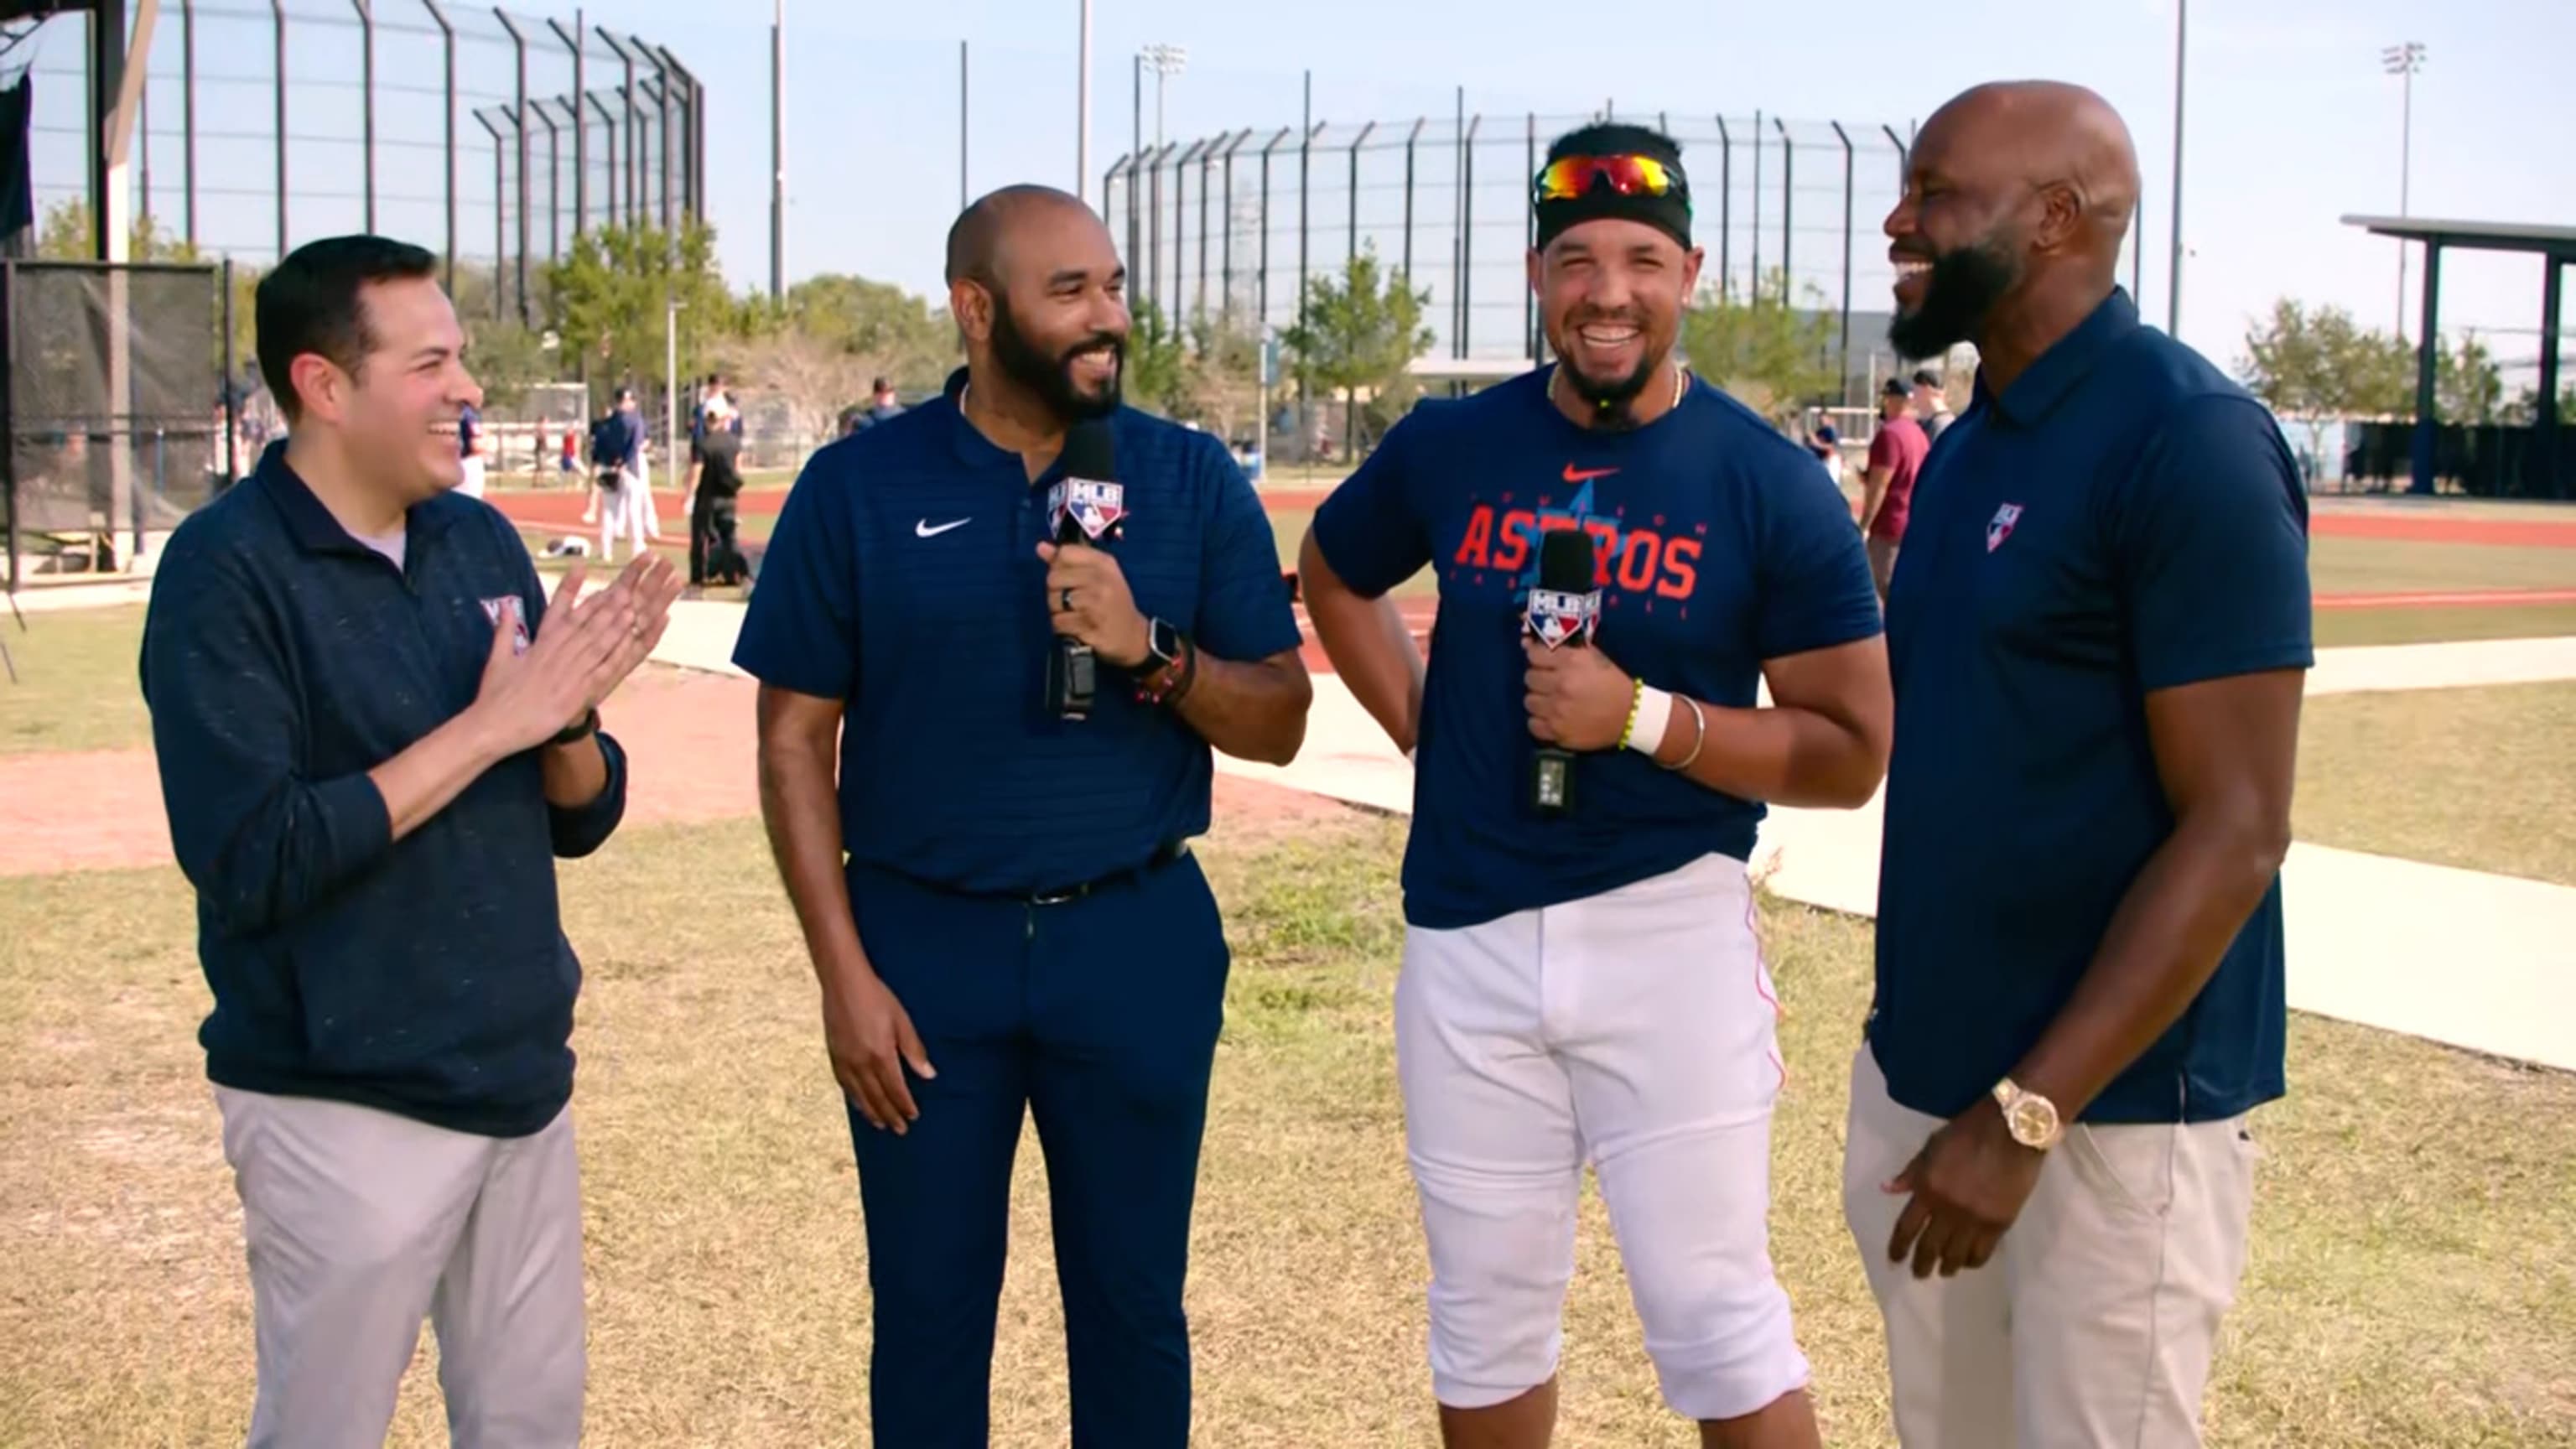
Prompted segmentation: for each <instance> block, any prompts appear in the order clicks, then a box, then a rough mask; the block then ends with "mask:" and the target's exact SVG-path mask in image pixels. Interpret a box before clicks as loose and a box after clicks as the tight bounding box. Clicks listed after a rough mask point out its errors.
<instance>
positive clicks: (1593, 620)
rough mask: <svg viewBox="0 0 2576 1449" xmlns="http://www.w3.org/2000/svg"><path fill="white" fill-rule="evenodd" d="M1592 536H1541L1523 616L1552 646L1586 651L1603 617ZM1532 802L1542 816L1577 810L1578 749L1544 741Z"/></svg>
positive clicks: (1573, 532) (1569, 532) (1575, 531)
mask: <svg viewBox="0 0 2576 1449" xmlns="http://www.w3.org/2000/svg"><path fill="white" fill-rule="evenodd" d="M1592 569H1593V562H1592V535H1591V533H1590V532H1588V531H1586V530H1584V529H1581V528H1560V529H1555V530H1552V531H1550V532H1547V533H1544V534H1541V535H1540V536H1539V544H1538V587H1536V588H1534V589H1531V590H1530V593H1529V604H1528V606H1527V609H1526V612H1525V613H1524V614H1523V616H1522V623H1523V627H1524V628H1525V629H1526V630H1527V631H1528V633H1529V635H1530V637H1532V638H1535V639H1537V640H1538V641H1539V642H1540V643H1542V644H1545V645H1546V646H1547V647H1548V648H1550V649H1583V648H1588V647H1590V645H1591V643H1592V631H1593V629H1594V627H1595V626H1596V625H1598V623H1599V622H1600V618H1601V591H1600V590H1599V589H1598V588H1597V587H1595V586H1594V584H1593V579H1592ZM1530 804H1531V806H1532V808H1534V809H1536V810H1537V811H1538V813H1539V814H1541V815H1548V816H1555V815H1563V814H1565V813H1566V812H1568V811H1570V810H1572V809H1573V808H1574V752H1573V751H1572V750H1568V749H1565V748H1563V747H1561V746H1558V745H1541V746H1539V748H1538V757H1537V758H1536V759H1535V760H1533V761H1531V763H1530Z"/></svg>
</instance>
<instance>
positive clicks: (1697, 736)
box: [1664, 694, 1708, 775]
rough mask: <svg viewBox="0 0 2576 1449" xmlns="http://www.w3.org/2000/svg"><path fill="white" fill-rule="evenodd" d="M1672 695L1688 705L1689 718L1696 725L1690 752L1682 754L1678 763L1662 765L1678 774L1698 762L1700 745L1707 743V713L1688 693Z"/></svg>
mask: <svg viewBox="0 0 2576 1449" xmlns="http://www.w3.org/2000/svg"><path fill="white" fill-rule="evenodd" d="M1673 697H1674V698H1675V699H1678V700H1680V701H1681V702H1682V703H1684V704H1686V705H1689V706H1690V712H1691V719H1692V721H1693V722H1694V724H1695V725H1696V726H1697V728H1696V729H1695V730H1694V732H1693V733H1692V736H1691V747H1690V753H1689V754H1687V755H1684V756H1682V758H1681V763H1680V764H1677V765H1666V766H1664V768H1665V769H1667V770H1670V771H1672V772H1673V773H1674V774H1677V775H1678V774H1680V773H1681V772H1682V771H1684V770H1687V769H1689V768H1690V767H1691V766H1692V765H1693V764H1695V763H1697V762H1698V760H1699V752H1700V747H1701V746H1703V745H1706V744H1707V743H1708V715H1707V714H1706V713H1705V712H1704V711H1702V710H1701V709H1700V707H1699V701H1698V700H1695V699H1693V698H1691V697H1690V696H1689V695H1687V694H1677V695H1675V696H1673Z"/></svg>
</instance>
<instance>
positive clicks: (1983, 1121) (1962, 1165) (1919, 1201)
mask: <svg viewBox="0 0 2576 1449" xmlns="http://www.w3.org/2000/svg"><path fill="white" fill-rule="evenodd" d="M2064 1145H2065V1144H2064V1139H2063V1138H2061V1139H2060V1140H2059V1146H2060V1147H2063V1146H2064ZM2047 1160H2048V1159H2047V1157H2046V1155H2045V1154H2042V1153H2039V1152H2035V1151H2033V1150H2031V1149H2030V1148H2027V1147H2024V1146H2022V1145H2021V1144H2020V1143H2018V1142H2015V1141H2014V1140H2013V1136H2012V1132H2011V1130H2010V1129H2009V1128H2007V1127H2006V1126H2005V1125H2004V1116H2003V1109H2002V1108H2000V1107H1998V1106H1996V1105H1995V1103H1994V1100H1993V1099H1992V1098H1990V1097H1989V1098H1982V1099H1980V1100H1979V1101H1978V1103H1977V1105H1975V1106H1973V1107H1970V1108H1969V1109H1968V1110H1967V1111H1965V1112H1962V1113H1960V1114H1959V1115H1958V1116H1957V1117H1955V1118H1952V1119H1951V1120H1950V1121H1949V1122H1947V1123H1945V1124H1943V1126H1942V1127H1941V1128H1940V1130H1939V1131H1936V1132H1934V1133H1933V1134H1932V1136H1931V1137H1930V1139H1928V1140H1927V1141H1925V1142H1924V1144H1923V1150H1922V1151H1920V1152H1917V1153H1915V1154H1914V1160H1913V1161H1912V1162H1909V1163H1907V1164H1906V1165H1905V1170H1904V1171H1903V1172H1900V1173H1898V1174H1897V1175H1896V1179H1895V1180H1894V1181H1893V1182H1890V1183H1888V1184H1886V1186H1885V1188H1884V1189H1883V1190H1884V1191H1886V1192H1889V1193H1903V1192H1910V1193H1912V1194H1913V1195H1914V1198H1913V1201H1911V1202H1908V1203H1907V1204H1906V1205H1905V1210H1904V1211H1903V1212H1901V1213H1899V1214H1897V1218H1896V1233H1895V1235H1894V1236H1893V1237H1891V1238H1889V1239H1888V1243H1887V1257H1888V1261H1890V1262H1893V1263H1901V1262H1904V1261H1905V1255H1906V1254H1907V1253H1908V1252H1909V1251H1910V1252H1912V1253H1913V1255H1914V1276H1915V1277H1917V1278H1929V1277H1931V1276H1932V1270H1933V1269H1934V1268H1935V1267H1937V1268H1939V1269H1940V1270H1941V1276H1942V1277H1944V1278H1949V1277H1953V1276H1956V1275H1957V1273H1958V1271H1959V1270H1960V1269H1962V1268H1982V1267H1984V1266H1985V1264H1986V1260H1987V1259H1988V1258H1991V1257H1993V1256H1994V1254H1995V1248H1996V1247H1997V1246H1998V1245H2000V1244H2001V1243H2002V1242H2003V1236H2004V1230H2005V1229H2007V1228H2009V1227H2011V1226H2012V1225H2013V1220H2014V1219H2015V1218H2017V1217H2019V1216H2021V1209H2022V1204H2023V1203H2026V1202H2028V1201H2030V1194H2031V1190H2032V1189H2033V1188H2036V1187H2037V1186H2039V1170H2040V1168H2041V1166H2042V1165H2043V1164H2044V1163H2046V1162H2047Z"/></svg>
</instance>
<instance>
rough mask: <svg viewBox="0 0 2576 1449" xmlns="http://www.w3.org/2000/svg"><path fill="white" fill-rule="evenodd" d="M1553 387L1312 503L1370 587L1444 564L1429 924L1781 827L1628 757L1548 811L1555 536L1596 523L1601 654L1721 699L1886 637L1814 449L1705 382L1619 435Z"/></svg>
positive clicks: (1418, 822) (1589, 771) (1429, 765)
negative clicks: (1534, 684)
mask: <svg viewBox="0 0 2576 1449" xmlns="http://www.w3.org/2000/svg"><path fill="white" fill-rule="evenodd" d="M1548 376H1549V370H1548V369H1545V368H1541V369H1538V370H1535V371H1532V372H1529V373H1525V374H1523V375H1521V376H1520V377H1517V378H1514V379H1512V380H1511V381H1509V382H1506V383H1503V384H1501V385H1499V386H1496V387H1491V388H1487V389H1485V390H1484V391H1482V392H1479V393H1476V394H1474V395H1472V396H1470V397H1465V398H1460V399H1457V400H1454V401H1447V400H1426V401H1424V402H1422V403H1420V404H1419V405H1417V406H1416V407H1415V408H1414V409H1413V411H1412V412H1411V413H1409V414H1407V415H1406V416H1405V418H1404V420H1403V421H1401V422H1399V423H1397V424H1396V425H1395V426H1394V427H1393V428H1391V429H1389V430H1388V431H1387V435H1386V438H1385V440H1384V441H1383V442H1381V443H1380V444H1379V445H1378V449H1377V451H1376V452H1374V453H1372V454H1370V455H1369V458H1368V460H1367V461H1366V462H1365V463H1363V464H1361V465H1360V468H1359V471H1358V472H1356V473H1354V474H1352V475H1351V477H1350V478H1349V479H1348V480H1347V481H1345V482H1344V483H1343V484H1342V485H1341V486H1340V487H1339V488H1336V489H1335V490H1333V494H1332V496H1331V497H1330V498H1327V499H1326V500H1325V501H1324V505H1323V507H1322V508H1320V509H1318V510H1317V511H1316V514H1315V525H1314V528H1315V542H1316V546H1317V547H1318V548H1319V549H1321V550H1322V552H1323V555H1324V561H1325V562H1326V563H1328V564H1330V565H1331V566H1332V570H1333V573H1334V574H1335V575H1336V576H1337V577H1339V578H1340V579H1341V580H1342V582H1343V583H1345V584H1347V585H1348V586H1349V587H1350V588H1352V589H1354V590H1356V591H1357V592H1359V593H1360V594H1362V595H1364V596H1375V595H1377V594H1381V593H1383V592H1385V591H1386V590H1388V589H1390V588H1393V587H1394V586H1395V585H1397V584H1399V583H1402V582H1403V581H1404V580H1406V579H1408V578H1410V577H1412V576H1413V575H1414V574H1415V573H1416V572H1418V571H1419V570H1421V569H1422V568H1424V567H1425V566H1426V565H1427V566H1430V567H1432V568H1434V569H1436V570H1437V572H1438V579H1439V588H1440V611H1439V615H1438V617H1437V619H1436V621H1435V622H1434V624H1433V625H1432V636H1431V658H1430V664H1429V669H1428V672H1427V673H1426V675H1425V677H1424V680H1423V698H1422V720H1421V728H1420V732H1419V736H1420V737H1419V739H1418V740H1417V741H1416V746H1415V751H1414V810H1413V830H1412V834H1411V836H1410V838H1409V839H1408V840H1407V842H1406V846H1405V857H1404V908H1405V919H1406V920H1407V921H1409V922H1410V923H1412V924H1414V925H1416V926H1421V927H1425V928H1429V929H1435V930H1439V929H1454V928H1458V927H1464V926H1471V925H1475V924H1478V923H1480V922H1483V921H1488V920H1492V919H1494V918H1496V917H1498V916H1503V915H1508V914H1510V913H1511V912H1514V911H1523V910H1531V909H1535V908H1538V907H1543V906H1551V905H1556V904H1558V903H1560V902H1564V901H1569V900H1577V899H1581V898H1584V897H1587V896H1594V895H1599V894H1601V893H1602V892H1604V891H1609V890H1613V889H1616V888H1617V887H1619V886H1623V885H1627V884H1629V883H1631V882H1634V881H1638V880H1643V879H1645V878H1647V877H1650V876H1655V875H1660V874H1663V873H1665V872H1667V871H1671V870H1675V869H1678V868H1679V867H1681V866H1683V865H1685V864H1687V863H1689V862H1690V861H1692V860H1695V859H1697V858H1699V857H1700V856H1703V855H1708V854H1711V853H1715V854H1723V855H1731V856H1734V857H1735V858H1737V859H1739V860H1742V859H1746V858H1749V857H1750V855H1751V854H1752V851H1753V844H1754V834H1755V831H1756V829H1757V827H1758V825H1759V822H1760V821H1761V819H1762V816H1763V806H1762V804H1761V803H1760V802H1759V801H1754V800H1745V799H1740V798H1738V797H1736V796H1733V795H1729V794H1727V793H1725V792H1724V791H1720V790H1712V789H1710V788H1708V787H1707V786H1705V785H1701V784H1698V783H1696V782H1694V781H1691V780H1688V779H1686V778H1684V777H1683V776H1681V775H1678V774H1675V773H1673V772H1672V771H1669V770H1666V769H1664V768H1663V767H1662V766H1659V765H1657V764H1656V763H1655V762H1654V761H1653V760H1651V759H1648V758H1647V757H1646V756H1645V755H1643V754H1640V753H1638V752H1637V751H1635V750H1625V749H1613V750H1603V751H1597V752H1594V753H1590V754H1585V755H1579V756H1577V757H1576V759H1575V764H1574V769H1575V780H1574V794H1575V808H1574V809H1573V810H1571V811H1570V812H1568V813H1566V814H1564V815H1562V816H1555V817H1549V816H1541V815H1540V814H1538V812H1537V810H1536V808H1535V807H1534V806H1533V805H1532V804H1531V803H1530V794H1531V791H1530V784H1529V780H1530V769H1531V761H1532V758H1533V756H1534V753H1535V751H1536V750H1537V748H1538V742H1537V741H1536V740H1535V739H1534V738H1532V736H1531V735H1530V732H1529V709H1528V706H1527V703H1526V700H1527V697H1528V690H1527V688H1526V686H1525V681H1526V678H1527V675H1528V670H1529V663H1528V658H1527V656H1526V655H1525V654H1524V653H1523V652H1522V643H1521V640H1522V633H1523V625H1522V618H1523V611H1524V610H1525V609H1526V607H1527V605H1528V601H1529V591H1530V589H1531V587H1532V586H1533V585H1535V584H1536V583H1537V582H1538V558H1539V538H1540V535H1541V534H1543V533H1546V532H1550V531H1553V530H1557V529H1568V528H1580V529H1584V530H1586V531H1588V532H1590V533H1591V534H1592V537H1593V583H1594V585H1595V586H1596V587H1597V588H1598V589H1599V591H1600V596H1601V598H1600V604H1601V607H1600V614H1599V619H1600V624H1599V629H1598V632H1597V633H1596V634H1595V636H1594V642H1595V644H1596V645H1597V646H1598V647H1599V648H1600V649H1601V650H1602V651H1603V652H1604V653H1606V654H1608V655H1609V657H1610V659H1611V660H1612V661H1613V662H1615V663H1616V664H1617V665H1618V666H1619V667H1620V668H1621V669H1624V670H1626V671H1628V672H1629V673H1630V674H1633V675H1636V676H1637V677H1639V678H1642V679H1644V680H1645V681H1646V682H1647V683H1648V684H1651V685H1654V686H1655V687H1657V688H1659V689H1664V690H1669V691H1672V692H1674V693H1676V694H1686V695H1688V696H1690V697H1691V698H1693V699H1697V700H1701V701H1703V702H1705V703H1710V704H1715V705H1718V706H1721V707H1726V708H1735V709H1751V708H1753V707H1754V705H1755V704H1756V702H1757V691H1758V689H1759V688H1760V685H1761V677H1762V664H1763V661H1765V660H1769V659H1777V658H1780V657H1782V656H1785V655H1790V654H1803V653H1806V652H1808V651H1809V650H1814V649H1827V648H1831V647H1833V646H1835V645H1839V644H1849V643H1852V642H1854V641H1857V640H1862V639H1868V638H1873V637H1875V636H1876V635H1877V634H1878V632H1879V629H1880V616H1879V607H1878V593H1877V590H1876V588H1875V586H1874V585H1873V584H1872V583H1871V581H1870V573H1869V557H1868V554H1867V552H1866V550H1865V548H1864V546H1863V545H1862V543H1861V538H1860V531H1859V529H1858V528H1857V527H1856V526H1855V525H1854V522H1853V519H1852V512H1851V505H1850V504H1849V503H1848V502H1846V501H1845V500H1844V498H1843V495H1842V492H1841V490H1840V489H1838V488H1836V487H1835V486H1834V484H1833V481H1832V479H1831V478H1829V477H1828V476H1827V475H1826V473H1825V470H1824V468H1823V467H1822V466H1821V465H1820V464H1819V463H1818V462H1817V461H1816V458H1815V455H1813V454H1812V453H1809V452H1808V451H1807V450H1806V449H1805V448H1803V447H1801V446H1799V445H1798V444H1796V443H1793V442H1791V441H1790V440H1789V439H1787V438H1785V437H1783V436H1781V435H1780V432H1779V431H1778V430H1777V429H1775V428H1773V427H1772V426H1771V425H1770V424H1769V423H1767V422H1765V421H1763V420H1762V419H1761V418H1760V417H1759V416H1757V415H1755V414H1754V413H1753V412H1751V411H1750V410H1748V409H1746V408H1745V407H1744V406H1743V405H1742V404H1741V403H1738V402H1737V401H1736V400H1735V399H1733V398H1731V397H1729V396H1727V395H1726V394H1725V393H1724V392H1721V391H1719V390H1718V389H1717V388H1714V387H1711V386H1709V385H1708V384H1707V383H1705V382H1701V381H1699V380H1697V379H1693V380H1692V381H1691V383H1690V386H1689V391H1688V392H1687V394H1686V395H1685V396H1684V398H1683V399H1682V402H1681V404H1680V406H1678V407H1676V408H1674V409H1672V410H1671V411H1669V412H1667V413H1665V414H1664V415H1663V416H1662V417H1660V418H1658V419H1656V420H1655V421H1654V422H1653V423H1651V424H1648V425H1647V426H1645V427H1643V428H1639V429H1636V430H1635V431H1633V432H1601V431H1596V430H1593V429H1590V428H1585V427H1582V426H1580V425H1578V424H1577V423H1575V422H1574V421H1573V420H1572V419H1570V418H1568V417H1566V416H1565V414H1564V413H1563V412H1561V411H1559V410H1558V409H1557V407H1556V405H1555V404H1554V403H1553V402H1550V401H1549V400H1548V395H1547V383H1548Z"/></svg>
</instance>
